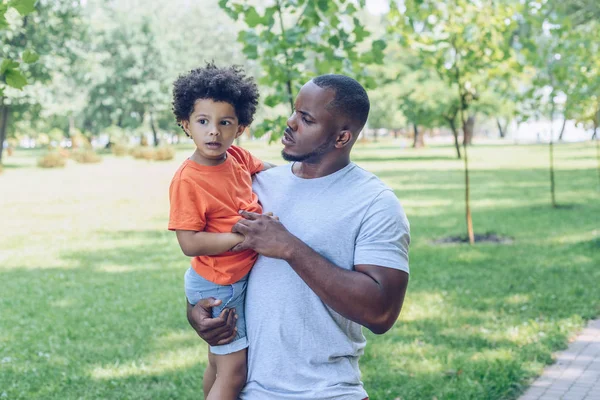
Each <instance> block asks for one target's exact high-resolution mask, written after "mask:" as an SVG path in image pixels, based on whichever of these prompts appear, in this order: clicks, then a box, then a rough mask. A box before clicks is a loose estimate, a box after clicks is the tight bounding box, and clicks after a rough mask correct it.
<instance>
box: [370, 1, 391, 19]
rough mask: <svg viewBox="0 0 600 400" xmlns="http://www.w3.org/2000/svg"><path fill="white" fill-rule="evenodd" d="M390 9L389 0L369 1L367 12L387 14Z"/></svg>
mask: <svg viewBox="0 0 600 400" xmlns="http://www.w3.org/2000/svg"><path fill="white" fill-rule="evenodd" d="M389 9H390V5H389V0H367V11H369V12H370V13H371V14H375V15H381V14H385V13H386V12H388V11H389Z"/></svg>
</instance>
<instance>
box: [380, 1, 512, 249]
mask: <svg viewBox="0 0 600 400" xmlns="http://www.w3.org/2000/svg"><path fill="white" fill-rule="evenodd" d="M514 11H515V10H514V9H513V8H512V7H511V6H510V5H509V4H506V3H505V2H481V1H476V0H453V1H450V2H446V3H441V2H439V1H435V0H405V1H404V2H401V3H396V4H395V7H393V8H392V11H391V21H390V22H391V29H390V30H391V32H392V33H393V34H396V37H397V40H398V41H400V42H402V43H404V44H405V45H406V47H408V48H410V49H412V50H413V51H415V52H416V53H417V54H419V57H420V58H421V59H422V60H423V62H424V63H425V64H426V65H430V66H431V67H432V68H434V69H435V70H436V71H437V73H438V74H439V76H440V78H441V79H442V80H444V81H445V82H446V83H447V84H448V87H449V88H451V89H452V90H456V99H457V101H458V104H459V108H458V116H459V121H460V124H461V126H462V132H463V156H464V157H463V159H464V167H465V168H464V171H465V209H466V212H465V214H466V224H467V233H468V237H469V243H471V244H473V243H474V241H475V237H474V232H473V223H472V218H471V208H470V186H469V167H468V155H467V145H468V144H469V143H470V140H471V137H472V131H473V129H472V127H473V123H474V116H473V115H470V116H469V115H467V113H468V111H469V109H470V107H471V105H472V104H473V103H474V102H476V101H477V100H478V99H479V96H480V93H481V92H482V88H485V87H486V86H487V84H488V82H489V80H490V79H491V77H492V74H493V70H494V69H495V68H497V67H498V65H499V64H501V63H505V62H509V61H510V60H511V58H512V57H513V54H512V50H511V47H510V38H511V35H512V33H513V32H514V30H515V28H516V22H515V21H514V20H513V19H512V17H513V14H514Z"/></svg>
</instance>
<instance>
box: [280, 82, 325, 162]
mask: <svg viewBox="0 0 600 400" xmlns="http://www.w3.org/2000/svg"><path fill="white" fill-rule="evenodd" d="M334 97H335V93H334V92H333V91H332V90H328V89H323V88H321V87H319V86H317V85H316V84H314V83H313V82H312V81H310V82H308V83H307V84H306V85H304V86H303V87H302V89H300V92H299V93H298V96H297V97H296V103H295V105H294V108H295V110H294V113H293V114H292V115H291V116H290V118H288V120H287V126H288V127H287V129H286V130H285V133H284V135H283V138H282V140H281V142H282V143H283V146H284V148H283V150H282V151H281V154H282V156H283V158H284V159H285V160H287V161H307V162H318V161H319V160H320V159H321V157H322V156H323V155H325V154H327V153H329V152H330V151H331V150H332V149H333V148H334V144H335V139H336V132H337V124H336V120H335V116H334V115H333V114H331V113H330V112H329V111H328V110H327V109H326V107H327V105H328V104H329V103H330V102H331V101H332V100H333V99H334Z"/></svg>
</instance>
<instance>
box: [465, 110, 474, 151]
mask: <svg viewBox="0 0 600 400" xmlns="http://www.w3.org/2000/svg"><path fill="white" fill-rule="evenodd" d="M473 129H475V116H474V115H470V116H469V118H467V121H466V122H465V123H464V125H463V145H467V146H468V145H470V144H472V143H473Z"/></svg>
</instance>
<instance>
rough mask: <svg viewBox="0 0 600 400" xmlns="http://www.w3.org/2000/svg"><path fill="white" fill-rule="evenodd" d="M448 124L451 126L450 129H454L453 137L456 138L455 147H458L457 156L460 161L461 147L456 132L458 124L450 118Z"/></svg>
mask: <svg viewBox="0 0 600 400" xmlns="http://www.w3.org/2000/svg"><path fill="white" fill-rule="evenodd" d="M448 123H449V124H450V129H452V136H454V147H456V156H457V157H458V159H459V160H460V159H461V156H460V145H459V144H458V131H457V130H456V124H455V123H454V118H449V119H448Z"/></svg>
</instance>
